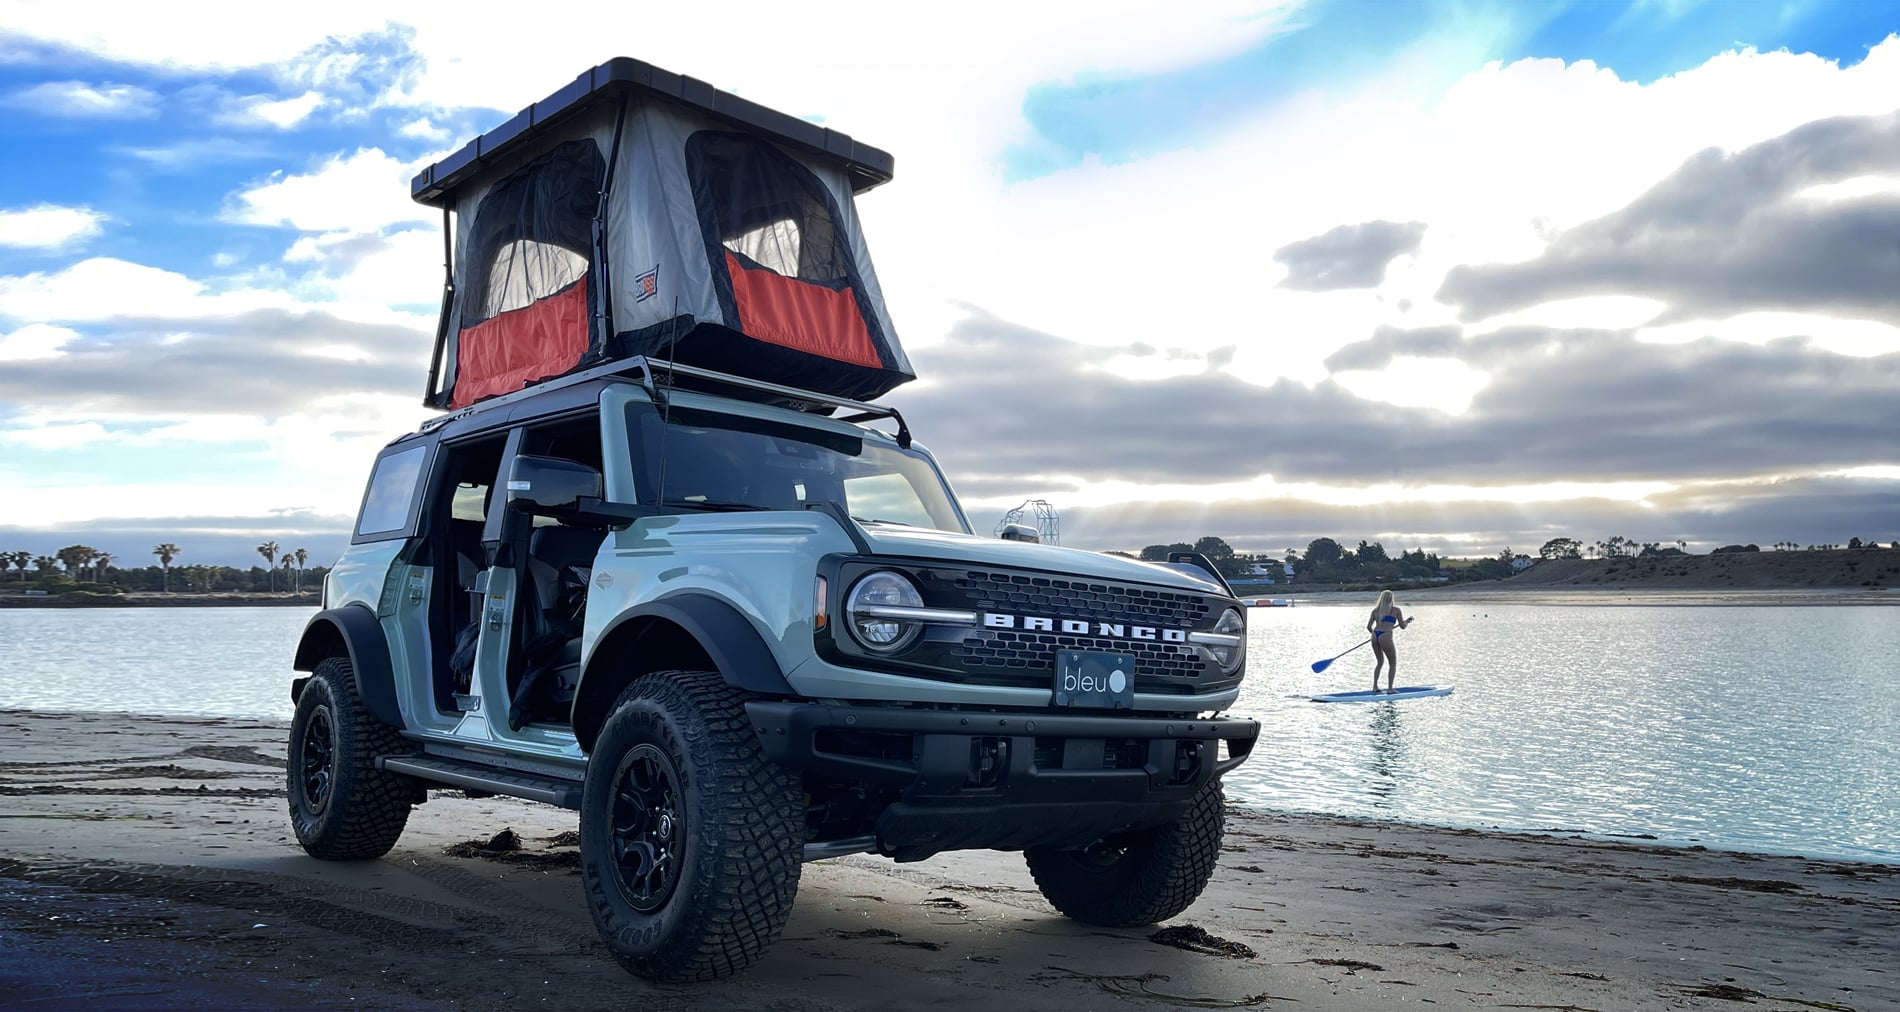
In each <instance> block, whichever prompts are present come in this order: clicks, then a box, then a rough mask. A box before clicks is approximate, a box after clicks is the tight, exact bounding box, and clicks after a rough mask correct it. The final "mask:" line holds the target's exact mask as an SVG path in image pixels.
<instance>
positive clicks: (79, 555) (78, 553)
mask: <svg viewBox="0 0 1900 1012" xmlns="http://www.w3.org/2000/svg"><path fill="white" fill-rule="evenodd" d="M96 554H98V550H97V549H94V548H92V547H90V546H87V545H67V546H66V547H64V548H62V549H60V550H59V551H57V552H54V553H53V557H54V558H56V559H58V560H59V561H60V563H61V564H62V565H64V566H65V567H66V572H67V574H68V575H70V576H71V577H72V578H73V579H74V580H82V579H84V578H85V576H86V566H87V564H89V563H91V562H92V557H93V556H94V555H96Z"/></svg>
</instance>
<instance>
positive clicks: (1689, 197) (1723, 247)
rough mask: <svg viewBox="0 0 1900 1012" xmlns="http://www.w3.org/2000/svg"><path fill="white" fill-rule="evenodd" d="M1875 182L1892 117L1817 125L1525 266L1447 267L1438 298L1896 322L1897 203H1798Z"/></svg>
mask: <svg viewBox="0 0 1900 1012" xmlns="http://www.w3.org/2000/svg"><path fill="white" fill-rule="evenodd" d="M1881 173H1886V174H1900V113H1888V114H1886V115H1881V116H1863V117H1836V118H1830V119H1825V120H1820V121H1817V122H1813V123H1809V124H1807V125H1805V126H1801V127H1799V128H1797V129H1795V130H1792V131H1789V132H1788V133H1786V134H1783V135H1782V136H1780V137H1777V138H1774V139H1772V140H1769V141H1764V142H1762V143H1760V144H1755V145H1752V146H1750V147H1747V148H1745V149H1743V150H1741V151H1739V152H1735V153H1733V154H1730V153H1727V152H1724V151H1721V150H1718V149H1713V148H1711V149H1708V150H1705V151H1702V152H1700V153H1699V154H1697V155H1695V156H1693V157H1692V158H1690V159H1689V160H1688V161H1687V162H1685V163H1683V165H1682V166H1681V167H1680V168H1678V169H1677V170H1676V171H1675V172H1674V173H1672V174H1670V175H1669V176H1668V177H1667V178H1665V179H1664V180H1663V181H1662V182H1660V183H1658V184H1656V185H1655V186H1654V187H1652V188H1651V189H1650V190H1649V191H1648V192H1647V193H1644V194H1643V195H1642V196H1641V197H1639V198H1637V199H1636V200H1635V201H1634V202H1632V203H1631V204H1629V205H1628V206H1627V207H1625V208H1623V209H1621V210H1619V211H1616V212H1613V213H1611V214H1608V215H1605V216H1604V217H1601V218H1598V219H1596V220H1594V221H1589V222H1585V223H1583V224H1581V225H1578V226H1576V227H1575V228H1572V229H1569V230H1567V231H1565V232H1563V233H1562V234H1561V235H1559V236H1558V237H1557V238H1556V239H1555V240H1554V241H1553V242H1551V244H1550V245H1549V247H1548V248H1547V249H1546V250H1545V251H1544V252H1543V253H1542V254H1541V255H1539V256H1537V257H1534V258H1532V259H1530V260H1528V261H1524V262H1521V263H1514V264H1487V265H1482V266H1461V267H1458V268H1455V269H1453V270H1452V271H1451V272H1450V273H1449V274H1447V276H1446V278H1445V282H1444V285H1443V287H1442V288H1441V289H1440V290H1439V293H1438V297H1439V298H1440V299H1441V300H1443V301H1444V302H1447V303H1449V304H1451V305H1454V306H1456V307H1457V308H1458V309H1459V311H1460V314H1461V316H1462V317H1463V318H1465V319H1484V318H1487V317H1490V316H1494V315H1497V314H1499V313H1503V312H1507V311H1510V310H1514V309H1521V308H1525V307H1530V306H1535V305H1537V304H1539V303H1543V302H1549V301H1552V300H1557V299H1567V298H1575V297H1579V296H1589V295H1621V296H1632V295H1633V296H1647V297H1650V298H1655V299H1659V300H1662V301H1663V302H1664V303H1666V304H1667V306H1668V309H1667V310H1666V311H1665V318H1664V319H1662V320H1659V321H1658V322H1659V323H1667V322H1671V321H1675V320H1687V319H1697V318H1701V317H1727V316H1732V315H1735V314H1738V313H1742V312H1746V311H1751V310H1795V311H1808V312H1825V313H1833V314H1836V315H1840V316H1846V317H1871V318H1875V319H1883V320H1888V321H1896V322H1900V285H1896V284H1895V283H1894V277H1895V273H1894V265H1895V264H1896V263H1900V194H1895V193H1892V192H1882V191H1876V192H1873V193H1870V194H1868V195H1865V196H1860V197H1856V198H1843V199H1837V200H1826V201H1816V200H1810V199H1803V198H1802V197H1801V196H1800V194H1801V193H1802V191H1804V190H1806V189H1807V188H1809V187H1814V186H1819V185H1825V184H1829V183H1834V182H1839V181H1844V180H1849V179H1854V178H1857V177H1861V176H1866V175H1869V174H1881Z"/></svg>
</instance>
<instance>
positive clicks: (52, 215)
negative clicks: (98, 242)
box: [0, 204, 106, 249]
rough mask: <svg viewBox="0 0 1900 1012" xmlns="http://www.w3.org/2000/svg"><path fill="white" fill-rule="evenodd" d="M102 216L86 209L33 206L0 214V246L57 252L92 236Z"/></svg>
mask: <svg viewBox="0 0 1900 1012" xmlns="http://www.w3.org/2000/svg"><path fill="white" fill-rule="evenodd" d="M105 222H106V216H105V215H104V214H102V213H100V212H98V211H95V210H93V209H92V208H90V207H60V206H59V205H57V204H37V205H35V206H33V207H26V208H20V209H18V210H0V246H11V247H14V248H16V249H60V248H62V247H65V246H70V245H72V244H74V243H77V242H82V241H84V240H86V239H90V238H92V237H93V236H96V235H98V234H99V233H100V231H101V230H102V226H103V225H104V224H105Z"/></svg>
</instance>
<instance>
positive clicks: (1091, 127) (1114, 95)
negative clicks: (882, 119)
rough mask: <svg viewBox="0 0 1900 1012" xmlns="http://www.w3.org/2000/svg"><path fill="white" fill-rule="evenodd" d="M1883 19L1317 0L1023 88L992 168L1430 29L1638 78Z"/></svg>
mask: <svg viewBox="0 0 1900 1012" xmlns="http://www.w3.org/2000/svg"><path fill="white" fill-rule="evenodd" d="M1897 24H1900V0H1855V2H1849V3H1834V2H1820V0H1802V2H1795V0H1786V2H1760V3H1756V2H1726V0H1706V2H1697V0H1621V2H1593V0H1577V2H1562V0H1528V2H1514V3H1482V2H1481V3H1468V4H1467V3H1435V4H1426V3H1409V2H1392V0H1318V2H1314V3H1309V4H1307V5H1305V6H1304V7H1302V8H1301V9H1300V10H1299V11H1297V12H1296V13H1295V14H1294V15H1293V16H1292V17H1291V18H1290V19H1289V21H1288V24H1287V27H1286V30H1284V31H1282V32H1279V33H1277V34H1275V35H1274V36H1273V37H1271V38H1269V39H1268V40H1267V41H1265V42H1263V43H1261V44H1260V45H1258V46H1256V47H1254V48H1253V49H1250V50H1248V51H1246V52H1244V53H1241V54H1239V55H1236V56H1233V57H1229V58H1227V59H1222V60H1218V61H1213V62H1209V63H1204V64H1200V65H1197V66H1193V67H1187V68H1183V69H1179V70H1174V71H1169V72H1166V73H1161V74H1149V75H1141V76H1132V75H1111V74H1084V75H1078V77H1077V79H1076V80H1074V81H1073V82H1069V83H1063V84H1042V85H1037V86H1035V87H1032V88H1031V89H1030V90H1029V93H1028V95H1027V96H1026V97H1025V98H1024V100H1023V106H1022V112H1023V116H1024V118H1025V119H1027V120H1028V121H1029V124H1030V126H1031V127H1032V128H1033V129H1034V130H1035V138H1034V139H1033V140H1031V141H1029V142H1027V143H1024V144H1021V145H1018V146H1016V147H1013V148H1011V149H1009V150H1008V151H1006V152H1004V155H1003V159H1002V162H1003V170H1004V178H1005V179H1006V180H1007V181H1009V182H1020V181H1023V180H1028V179H1034V178H1037V177H1040V176H1044V175H1047V174H1049V173H1051V172H1057V171H1061V170H1063V169H1068V168H1073V167H1075V166H1077V165H1080V164H1081V163H1082V162H1083V161H1084V160H1085V159H1087V158H1090V157H1094V158H1099V159H1100V160H1102V161H1103V162H1106V163H1110V164H1115V163H1122V162H1128V161H1133V160H1136V159H1139V158H1145V157H1151V156H1153V155H1156V154H1160V153H1162V152H1166V151H1173V150H1180V149H1183V148H1191V147H1194V146H1196V145H1197V144H1198V143H1201V142H1203V141H1205V140H1207V139H1209V138H1211V137H1213V136H1214V135H1216V134H1218V133H1219V132H1220V131H1221V130H1222V129H1223V128H1225V127H1226V126H1228V125H1229V124H1231V123H1233V122H1235V121H1237V120H1240V119H1243V118H1245V117H1248V116H1251V115H1255V114H1257V113H1258V112H1260V111H1261V110H1262V109H1265V108H1267V107H1270V106H1272V105H1274V104H1275V103H1278V102H1281V101H1284V100H1285V99H1287V98H1289V97H1291V96H1293V95H1296V94H1298V93H1300V92H1302V91H1307V90H1319V91H1330V90H1333V89H1334V88H1336V87H1337V86H1339V85H1341V84H1342V83H1347V82H1350V81H1351V80H1353V79H1355V78H1358V77H1362V76H1365V75H1369V74H1371V73H1374V72H1376V71H1378V70H1379V69H1380V68H1381V67H1384V66H1386V65H1388V64H1389V62H1390V60H1391V59H1392V58H1393V57H1394V56H1396V55H1398V54H1399V53H1401V52H1403V51H1404V50H1406V49H1407V48H1408V47H1412V46H1415V45H1419V44H1421V43H1424V42H1426V41H1427V40H1428V39H1430V38H1432V37H1434V36H1439V35H1441V34H1455V35H1456V36H1458V37H1459V38H1460V39H1461V40H1462V41H1463V42H1464V43H1465V45H1464V46H1463V47H1461V48H1459V49H1458V50H1457V51H1458V52H1459V53H1460V54H1461V56H1462V57H1463V58H1464V59H1468V60H1469V61H1470V64H1469V66H1465V67H1460V68H1456V69H1457V70H1458V72H1459V73H1460V74H1462V73H1465V72H1469V71H1473V70H1476V69H1478V68H1479V67H1480V66H1482V65H1483V64H1484V63H1485V62H1488V61H1491V60H1499V61H1503V62H1507V63H1508V62H1511V61H1515V60H1519V59H1524V58H1527V57H1556V58H1560V59H1563V60H1565V61H1566V62H1574V61H1578V60H1591V61H1594V62H1595V63H1596V64H1597V65H1599V66H1603V67H1608V68H1610V69H1612V70H1614V71H1615V72H1616V73H1617V75H1618V76H1619V77H1622V78H1623V79H1625V80H1634V81H1641V82H1644V83H1648V82H1651V81H1655V80H1657V79H1659V78H1662V77H1666V76H1668V75H1670V74H1673V73H1676V72H1678V71H1682V70H1688V69H1691V68H1693V67H1697V66H1700V65H1701V64H1702V63H1704V62H1706V61H1707V60H1708V59H1709V58H1710V57H1712V56H1714V55H1716V54H1717V53H1721V52H1724V51H1727V50H1730V49H1734V48H1736V47H1738V46H1753V47H1754V48H1756V49H1760V50H1765V51H1766V50H1775V49H1784V48H1785V49H1788V50H1791V51H1794V52H1812V53H1815V54H1817V55H1820V56H1822V57H1825V58H1827V59H1830V60H1835V61H1838V62H1839V63H1840V64H1841V65H1842V66H1851V65H1853V64H1855V63H1858V62H1860V61H1861V60H1862V59H1863V58H1864V57H1865V56H1866V55H1867V50H1868V49H1869V48H1871V47H1872V46H1874V45H1876V44H1878V43H1879V42H1880V41H1882V40H1883V39H1885V38H1886V37H1887V36H1888V34H1890V33H1891V32H1892V31H1893V29H1894V27H1895V26H1896V25H1897ZM1472 28H1478V29H1480V30H1477V31H1472V30H1470V29H1472ZM1447 80H1448V81H1449V80H1450V79H1447Z"/></svg>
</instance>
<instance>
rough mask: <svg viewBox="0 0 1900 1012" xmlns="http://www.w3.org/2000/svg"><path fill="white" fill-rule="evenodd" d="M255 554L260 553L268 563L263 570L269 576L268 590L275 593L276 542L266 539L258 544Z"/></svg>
mask: <svg viewBox="0 0 1900 1012" xmlns="http://www.w3.org/2000/svg"><path fill="white" fill-rule="evenodd" d="M257 554H259V555H262V556H263V557H264V561H265V562H267V563H269V565H267V566H265V567H264V570H265V572H266V573H268V574H269V576H270V592H271V593H273V594H275V593H277V542H275V541H266V542H264V543H263V544H261V545H258V546H257Z"/></svg>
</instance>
